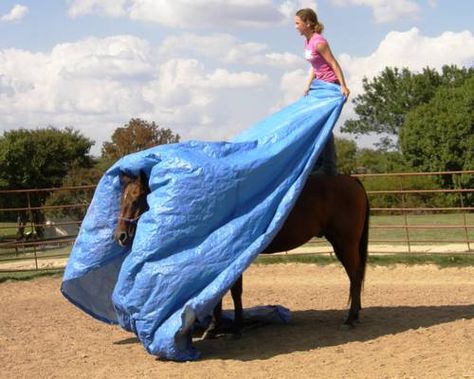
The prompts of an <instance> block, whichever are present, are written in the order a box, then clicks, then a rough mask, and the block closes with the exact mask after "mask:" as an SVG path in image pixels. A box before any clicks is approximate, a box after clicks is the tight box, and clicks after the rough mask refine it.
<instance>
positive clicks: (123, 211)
mask: <svg viewBox="0 0 474 379" xmlns="http://www.w3.org/2000/svg"><path fill="white" fill-rule="evenodd" d="M120 177H121V182H122V188H123V189H122V197H121V201H120V215H119V219H118V223H117V227H116V230H115V233H114V237H115V239H116V241H117V242H118V243H119V244H120V245H122V246H126V245H129V244H131V243H132V240H133V236H134V234H135V230H136V225H137V221H138V219H139V218H140V216H141V215H142V214H143V212H145V211H146V210H148V204H147V200H146V197H147V195H148V194H149V193H150V189H149V187H148V178H147V177H146V175H145V174H144V173H143V172H140V175H139V176H136V177H134V176H131V175H128V174H126V173H121V174H120ZM368 230H369V202H368V198H367V193H366V192H365V189H364V187H363V185H362V183H361V182H360V181H359V180H358V179H356V178H353V177H351V176H347V175H335V176H326V175H314V176H313V175H311V176H309V178H308V180H307V182H306V184H305V187H304V189H303V191H302V192H301V194H300V196H299V198H298V199H297V201H296V203H295V206H294V207H293V209H292V210H291V212H290V214H289V216H288V218H287V219H286V221H285V223H284V224H283V227H282V228H281V229H280V231H279V232H278V233H277V235H276V236H275V238H274V239H273V240H272V242H271V243H270V245H269V246H268V247H267V248H266V249H265V250H264V251H263V252H262V253H261V254H272V253H277V252H283V251H288V250H291V249H294V248H296V247H298V246H301V245H303V244H304V243H306V242H308V241H309V240H310V239H311V238H313V237H319V238H321V237H325V238H326V239H327V240H328V241H329V242H330V243H331V245H332V247H333V249H334V252H335V254H336V256H337V258H338V259H339V261H340V262H341V263H342V265H343V266H344V269H345V270H346V273H347V275H348V277H349V281H350V290H349V302H350V308H349V314H348V316H347V319H346V320H345V322H344V324H345V325H346V326H347V327H353V326H354V324H355V322H357V321H358V319H359V311H360V309H361V289H362V284H363V281H364V275H365V267H366V263H367V247H368ZM231 295H232V300H233V302H234V308H235V313H234V321H233V324H232V327H231V331H232V333H233V334H234V335H239V334H240V328H241V326H242V321H243V307H242V276H240V277H239V278H238V279H237V281H236V282H235V283H234V285H233V286H232V288H231ZM221 329H222V300H221V301H220V302H219V303H218V304H217V306H216V307H215V309H214V313H213V320H212V322H211V325H210V326H209V328H208V329H207V331H206V332H205V337H204V338H206V337H207V338H213V337H215V336H216V334H217V333H218V332H222V330H221Z"/></svg>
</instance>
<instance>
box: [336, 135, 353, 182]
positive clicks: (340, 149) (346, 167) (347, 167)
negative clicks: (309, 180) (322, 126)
mask: <svg viewBox="0 0 474 379" xmlns="http://www.w3.org/2000/svg"><path fill="white" fill-rule="evenodd" d="M335 143H336V152H337V170H338V171H339V172H340V173H341V174H346V175H349V174H352V173H354V172H355V171H356V155H357V144H356V143H355V142H354V141H351V140H349V139H346V138H341V137H335Z"/></svg>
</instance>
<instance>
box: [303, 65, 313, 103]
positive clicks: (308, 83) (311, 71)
mask: <svg viewBox="0 0 474 379" xmlns="http://www.w3.org/2000/svg"><path fill="white" fill-rule="evenodd" d="M315 77H316V75H315V74H314V70H313V67H312V66H311V67H310V69H309V76H308V81H307V82H306V87H305V88H304V95H305V96H306V95H307V94H308V92H309V88H310V87H311V83H312V82H313V80H314V78H315Z"/></svg>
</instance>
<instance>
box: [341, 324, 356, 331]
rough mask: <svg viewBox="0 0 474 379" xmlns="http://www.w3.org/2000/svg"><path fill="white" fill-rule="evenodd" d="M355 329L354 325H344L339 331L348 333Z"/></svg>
mask: <svg viewBox="0 0 474 379" xmlns="http://www.w3.org/2000/svg"><path fill="white" fill-rule="evenodd" d="M354 328H355V326H354V324H349V323H344V324H342V325H341V326H340V327H339V330H342V331H345V332H347V331H349V330H352V329H354Z"/></svg>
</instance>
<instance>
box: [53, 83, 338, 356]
mask: <svg viewBox="0 0 474 379" xmlns="http://www.w3.org/2000/svg"><path fill="white" fill-rule="evenodd" d="M344 100H345V99H344V97H343V96H342V95H341V93H340V89H339V86H337V85H335V84H328V83H324V82H320V81H314V82H313V84H312V87H311V90H310V92H309V94H308V96H305V97H302V98H301V99H300V100H298V101H297V102H295V103H293V104H291V105H289V106H288V107H286V108H284V109H283V110H281V111H279V112H277V113H275V114H272V115H270V116H269V117H267V118H266V119H264V120H263V121H262V122H260V123H258V124H257V125H255V126H254V127H252V128H250V129H249V130H247V131H245V132H243V133H242V134H240V135H239V136H238V137H237V138H235V139H233V140H232V141H230V142H202V141H190V142H185V143H178V144H170V145H161V146H157V147H154V148H151V149H148V150H145V151H142V152H138V153H135V154H131V155H128V156H126V157H124V158H122V159H120V160H119V161H118V162H116V163H115V164H114V165H113V166H112V167H111V168H110V169H109V170H108V171H107V172H106V173H105V175H104V176H103V177H102V179H101V180H100V182H99V184H98V186H97V189H96V192H95V194H94V197H93V199H92V202H91V204H90V206H89V209H88V211H87V214H86V217H85V218H84V220H83V223H82V226H81V230H80V232H79V235H78V237H77V239H76V242H75V244H74V247H73V250H72V252H71V255H70V258H69V261H68V264H67V267H66V271H65V274H64V279H63V283H62V287H61V290H62V293H63V294H64V295H65V296H66V298H67V299H69V300H70V301H71V302H72V303H74V304H75V305H77V306H78V307H79V308H81V309H82V310H84V311H85V312H87V313H88V314H90V315H92V316H94V317H95V318H97V319H99V320H102V321H105V322H109V323H119V324H120V325H121V326H122V327H123V328H124V329H126V330H129V331H132V332H134V333H135V334H136V335H137V337H138V338H139V339H140V341H141V342H142V343H143V345H144V346H145V348H146V350H147V351H148V352H149V353H151V354H155V355H158V356H159V357H160V358H163V359H172V360H192V359H196V358H198V357H199V352H198V351H197V350H196V349H195V348H194V347H193V345H192V340H191V331H192V328H193V325H194V324H195V322H196V321H199V320H203V319H205V318H206V316H208V315H209V314H210V313H211V312H212V310H213V308H214V306H215V305H216V304H217V302H218V301H219V300H220V298H221V297H222V296H223V295H224V294H225V293H226V292H227V290H228V289H229V288H230V287H231V286H232V284H233V283H234V281H235V280H236V279H237V278H238V277H239V276H240V275H241V274H242V273H243V271H244V270H245V269H246V268H247V267H248V266H249V265H250V263H251V262H252V261H253V260H254V259H255V258H256V256H257V255H258V254H259V253H260V252H262V251H263V250H264V249H265V247H266V246H268V244H269V243H270V242H271V240H272V239H273V237H274V236H275V235H276V233H277V232H278V231H279V229H280V228H281V227H282V225H283V223H284V221H285V219H286V217H287V216H288V214H289V212H290V211H291V209H292V207H293V205H294V203H295V201H296V199H297V196H298V194H299V193H300V192H301V190H302V188H303V186H304V184H305V181H306V178H307V176H308V175H309V173H310V171H311V169H312V167H313V165H314V163H315V161H316V159H317V157H318V155H319V153H320V152H321V150H322V148H323V147H324V144H325V142H326V140H327V139H328V137H329V136H330V134H331V132H332V129H333V127H334V124H335V123H336V121H337V118H338V117H339V114H340V111H341V109H342V106H343V104H344ZM120 170H123V171H126V172H129V173H133V174H138V173H139V171H140V170H144V171H145V173H146V174H147V176H148V178H149V184H150V189H151V193H150V194H149V195H148V204H149V206H150V209H149V211H147V212H146V213H144V214H143V216H142V217H141V218H140V220H139V222H138V225H137V231H136V235H135V239H134V242H133V245H132V247H131V249H127V248H122V247H120V246H119V245H118V244H117V243H116V242H115V241H114V240H113V238H112V236H113V232H114V229H115V227H116V223H117V218H118V213H119V202H120V193H121V184H120V179H119V172H120Z"/></svg>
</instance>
